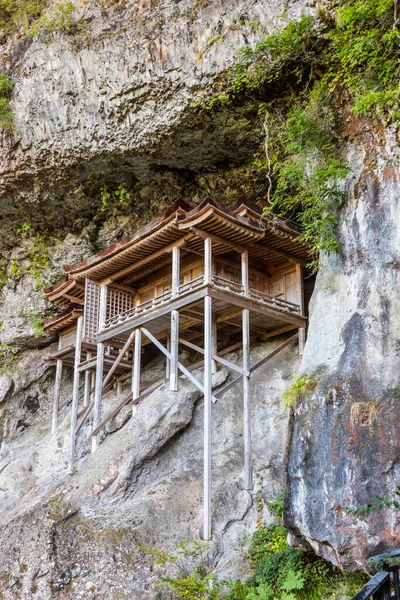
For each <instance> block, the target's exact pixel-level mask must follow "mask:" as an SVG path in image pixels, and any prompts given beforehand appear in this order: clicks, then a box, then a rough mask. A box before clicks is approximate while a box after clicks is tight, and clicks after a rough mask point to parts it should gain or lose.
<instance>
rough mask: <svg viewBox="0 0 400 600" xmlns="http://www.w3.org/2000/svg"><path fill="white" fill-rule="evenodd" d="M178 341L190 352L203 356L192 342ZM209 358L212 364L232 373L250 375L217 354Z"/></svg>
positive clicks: (198, 347)
mask: <svg viewBox="0 0 400 600" xmlns="http://www.w3.org/2000/svg"><path fill="white" fill-rule="evenodd" d="M179 341H180V343H181V344H183V345H184V346H187V347H188V348H191V349H192V350H196V352H200V354H205V350H203V348H200V346H197V345H196V344H193V343H192V342H188V341H187V340H184V339H183V338H179ZM211 357H212V361H213V362H214V361H215V362H219V363H221V365H224V366H225V367H228V369H231V370H232V371H236V372H237V373H240V374H241V375H247V377H248V376H249V375H250V371H244V370H243V369H241V368H240V367H238V366H237V365H235V364H234V363H231V362H230V361H229V360H225V359H224V358H222V357H221V356H218V354H216V353H214V352H212V354H211Z"/></svg>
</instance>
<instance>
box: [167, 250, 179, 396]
mask: <svg viewBox="0 0 400 600" xmlns="http://www.w3.org/2000/svg"><path fill="white" fill-rule="evenodd" d="M179 274H180V254H179V248H177V247H176V246H175V247H174V248H173V250H172V286H171V293H172V298H176V297H177V296H178V294H179V279H180V276H179ZM170 344H171V350H170V365H169V389H170V390H171V392H177V391H178V359H179V312H178V311H177V310H173V311H171V337H170Z"/></svg>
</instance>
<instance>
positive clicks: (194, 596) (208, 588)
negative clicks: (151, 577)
mask: <svg viewBox="0 0 400 600" xmlns="http://www.w3.org/2000/svg"><path fill="white" fill-rule="evenodd" d="M140 550H142V551H143V552H145V553H146V554H148V555H150V556H152V557H153V558H154V560H155V564H157V565H161V566H164V567H165V566H169V567H173V569H174V570H175V572H176V574H175V576H173V577H171V576H161V577H160V581H161V583H159V584H157V586H158V587H160V588H162V589H164V590H169V591H172V592H174V594H175V597H176V598H187V600H208V599H209V600H214V599H218V598H219V597H220V595H219V593H220V590H221V585H220V584H219V583H218V580H217V577H216V575H214V574H212V573H210V572H209V569H208V567H207V564H206V563H207V561H206V556H207V553H208V552H209V550H210V546H209V545H208V544H207V543H205V542H200V541H198V540H182V542H180V543H179V544H178V546H177V549H176V551H175V552H164V551H162V550H158V549H156V548H149V547H144V546H141V547H140Z"/></svg>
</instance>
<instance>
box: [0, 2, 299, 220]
mask: <svg viewBox="0 0 400 600" xmlns="http://www.w3.org/2000/svg"><path fill="white" fill-rule="evenodd" d="M76 4H77V7H78V9H77V13H76V16H77V17H78V18H83V19H87V20H90V23H91V25H90V35H89V37H90V43H89V44H88V46H87V47H84V48H82V49H81V50H80V51H76V49H75V48H74V46H73V42H74V40H73V39H71V37H70V36H68V35H67V34H65V33H60V32H56V33H54V34H51V35H49V36H41V37H39V38H35V39H31V40H28V41H26V40H25V41H21V42H20V43H19V44H17V45H16V46H14V47H12V48H10V47H8V46H7V47H4V48H3V49H2V50H3V51H2V56H4V57H5V58H8V60H6V63H5V68H6V70H8V71H9V73H10V76H11V77H12V79H13V81H14V84H15V85H14V92H13V99H12V109H13V112H14V114H15V119H16V131H15V132H14V133H9V132H8V133H6V134H1V136H2V137H1V141H2V148H3V151H2V153H1V156H0V174H1V178H0V190H1V191H2V199H1V204H0V206H1V208H2V214H3V219H4V223H3V228H4V230H6V223H7V222H10V223H15V222H17V226H20V224H21V218H22V219H24V218H25V219H26V218H27V216H29V219H30V220H31V221H32V222H33V223H35V224H40V225H41V226H42V228H43V225H44V224H45V223H46V224H47V226H48V227H53V228H54V227H57V228H58V229H60V228H63V227H65V226H67V225H71V222H74V221H76V219H77V218H78V217H79V218H80V219H81V223H82V222H84V223H85V224H89V221H90V218H91V216H92V215H93V214H95V212H96V210H97V209H98V208H99V206H100V197H99V192H100V188H101V187H102V185H105V184H107V185H109V186H110V187H111V188H115V187H116V186H118V185H119V184H120V183H121V182H126V183H127V185H128V186H129V187H130V188H132V189H133V190H135V194H136V195H135V200H134V203H133V204H132V213H135V216H136V218H137V219H138V220H140V219H141V218H143V216H144V214H143V212H147V213H148V212H149V211H151V204H155V205H158V206H165V205H167V204H169V203H170V202H171V197H181V196H182V195H187V194H191V195H192V196H193V195H194V193H197V194H199V193H200V194H202V196H203V197H204V195H205V194H207V193H215V192H216V191H218V193H219V195H226V194H228V195H229V189H228V188H229V183H228V181H224V180H225V178H226V175H225V174H224V173H223V170H224V168H223V167H224V165H227V164H228V163H231V165H232V168H234V167H235V166H237V165H240V164H241V163H242V162H243V160H244V158H247V159H249V160H250V161H251V159H252V154H253V152H254V149H255V148H256V146H257V144H258V137H257V135H255V133H254V129H253V125H252V120H253V119H254V118H255V119H256V118H257V116H256V112H257V111H254V110H253V115H252V116H251V111H250V113H248V114H246V111H243V110H242V111H240V110H239V111H237V114H232V113H231V114H222V115H221V117H219V118H218V120H217V122H216V123H212V122H210V121H209V120H208V119H207V118H206V117H205V116H204V115H203V116H198V115H196V111H193V109H192V106H193V102H194V101H195V100H196V99H198V97H199V96H200V95H201V94H202V93H203V92H204V90H205V89H206V87H207V86H209V85H210V84H212V82H213V81H214V80H215V78H216V77H217V76H218V75H219V74H221V72H223V70H224V69H226V68H227V67H228V66H230V65H232V64H233V61H234V60H235V52H236V50H237V48H238V47H240V46H243V45H245V44H247V43H252V42H254V41H255V40H256V39H257V37H258V36H259V35H260V32H261V31H262V30H265V29H267V30H272V29H273V28H274V27H277V26H278V21H277V20H276V18H275V19H274V17H276V16H277V15H282V13H283V10H284V9H285V8H286V6H287V5H286V3H285V2H282V1H281V0H274V1H273V2H268V3H265V2H263V1H260V0H254V1H251V2H248V1H243V0H232V2H229V4H226V3H223V2H220V0H212V1H210V2H198V1H194V0H183V1H182V0H181V1H180V2H178V3H177V2H175V1H172V0H167V1H166V2H156V3H155V4H154V3H152V2H147V1H144V2H140V3H137V2H135V1H133V0H132V1H129V2H124V3H123V7H118V8H117V9H113V8H112V6H111V4H109V5H108V7H107V8H106V7H105V6H104V5H103V2H100V1H93V2H92V3H91V6H88V3H85V4H86V6H85V7H83V6H81V4H83V3H80V2H76ZM301 10H304V2H302V1H298V2H291V3H290V16H291V17H293V16H295V15H296V14H299V12H300V11H301ZM306 10H310V9H306ZM256 23H259V25H255V24H256ZM216 171H220V173H219V174H218V177H217V178H216V176H215V175H216ZM210 176H211V180H209V179H210ZM224 188H225V189H224ZM43 209H45V210H43ZM78 213H79V214H78ZM22 214H23V215H24V216H22ZM18 220H19V221H20V222H19V223H18ZM10 227H11V225H10Z"/></svg>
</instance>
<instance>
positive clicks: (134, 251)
mask: <svg viewBox="0 0 400 600" xmlns="http://www.w3.org/2000/svg"><path fill="white" fill-rule="evenodd" d="M299 235H300V232H299V231H298V229H297V228H296V227H294V226H293V225H289V224H288V223H286V222H282V221H276V220H271V219H268V218H266V217H263V216H262V215H261V212H260V211H259V210H258V209H257V208H256V207H254V206H250V205H248V204H240V206H238V207H237V208H236V209H235V210H233V211H228V210H222V209H220V208H218V207H217V206H216V205H214V204H213V203H211V202H204V203H202V204H200V205H199V206H197V207H196V208H194V209H190V208H189V207H188V206H187V205H186V204H184V203H179V204H175V205H173V206H172V207H171V208H170V209H169V210H167V211H166V212H165V213H164V214H163V215H161V217H159V218H158V219H155V220H154V221H152V222H151V223H149V225H147V226H146V227H144V228H142V229H140V230H139V231H137V232H136V233H135V234H133V235H131V236H130V237H128V238H127V239H125V240H123V241H121V242H118V243H117V244H115V245H113V246H111V247H110V248H108V249H106V250H104V251H102V252H100V253H98V254H96V255H94V256H92V257H90V258H89V259H87V260H85V261H83V262H81V263H78V264H74V265H67V266H65V267H64V268H65V271H66V273H67V277H66V279H65V281H63V282H61V283H60V284H57V285H56V286H53V287H52V288H49V289H48V290H46V293H47V298H48V299H49V300H50V301H52V302H55V303H56V304H58V305H60V306H63V307H64V311H63V312H61V313H60V314H59V315H57V316H56V317H54V318H53V319H51V320H50V321H48V322H47V324H46V329H47V330H48V331H58V332H59V348H58V350H57V351H56V352H55V353H53V354H52V355H51V356H50V359H51V360H53V361H56V365H57V368H56V381H55V389H54V403H53V417H52V430H53V432H55V431H56V429H57V421H58V410H59V398H60V385H61V374H62V368H63V366H64V365H67V366H73V368H74V382H73V395H72V405H71V433H70V445H69V468H70V470H71V471H72V469H73V468H74V462H75V442H76V436H77V435H78V432H79V430H80V428H81V427H82V424H83V423H84V422H85V421H86V420H88V419H91V420H92V451H93V452H94V451H95V450H96V448H97V445H98V443H99V433H100V432H101V430H102V429H103V428H104V427H105V425H106V424H107V422H108V421H109V420H110V419H112V418H113V417H114V416H115V415H116V414H117V413H118V411H119V410H121V408H122V407H123V406H125V405H126V404H127V403H129V402H132V403H134V404H137V403H138V402H141V401H142V400H144V399H145V397H146V396H148V395H149V394H150V393H151V392H152V391H154V389H156V387H158V386H159V385H161V384H163V383H164V381H168V382H169V386H170V389H171V390H172V391H177V390H178V387H179V380H178V375H179V373H181V374H182V375H184V376H185V377H186V378H188V379H189V380H190V381H191V382H192V383H193V384H194V386H196V387H197V388H198V389H199V390H200V391H201V393H202V394H203V395H204V538H205V539H209V538H210V536H211V533H212V529H211V412H212V409H211V406H212V402H215V401H216V399H217V397H221V396H222V395H223V393H224V391H226V390H227V389H228V388H230V387H232V385H236V384H238V383H239V381H241V382H242V386H243V410H244V455H245V467H244V471H245V477H244V486H245V488H246V489H251V488H252V467H251V406H250V382H251V374H252V372H254V370H255V369H256V368H258V367H259V366H260V365H261V364H264V363H265V362H266V361H267V360H269V359H270V358H271V357H272V356H275V355H276V354H277V353H278V352H279V351H280V350H282V349H283V348H284V347H286V346H287V345H288V344H289V343H292V342H294V341H295V340H297V339H299V350H300V352H302V348H303V345H304V337H305V336H304V332H305V326H306V317H305V314H304V293H303V268H304V267H305V264H306V261H307V260H308V259H309V250H308V249H307V247H305V246H304V245H303V244H302V243H301V242H300V241H299ZM289 331H293V335H292V336H291V337H290V338H289V339H288V340H286V341H285V342H284V343H283V344H281V345H280V346H279V347H278V348H277V349H276V350H275V351H274V352H273V353H272V355H270V356H268V357H265V358H264V359H263V360H262V361H260V362H259V363H258V364H257V365H253V366H251V365H250V346H251V343H252V340H254V339H256V338H260V337H263V338H264V339H267V338H270V337H273V336H275V335H279V334H281V333H284V332H289ZM148 344H154V346H155V347H156V348H157V349H158V350H159V351H160V352H161V353H163V354H164V356H165V359H166V378H165V380H164V381H163V382H158V383H157V384H154V385H153V386H151V388H148V389H143V387H142V386H141V384H140V379H141V353H142V349H143V348H144V347H146V346H147V345H148ZM182 347H184V348H189V349H191V350H193V351H195V352H197V353H200V355H202V360H201V361H200V362H197V363H195V364H193V365H191V366H190V367H185V366H184V365H183V364H182V363H181V362H180V360H179V350H180V348H182ZM239 347H241V348H242V364H241V365H240V366H238V365H236V364H233V363H231V362H230V361H228V360H227V359H226V358H224V356H226V355H227V354H228V353H229V352H230V351H232V350H233V349H237V348H239ZM219 364H222V365H224V366H226V367H228V368H229V369H231V370H232V371H234V372H235V373H236V378H235V379H234V380H233V381H232V382H230V383H229V384H227V385H226V386H224V388H222V389H220V390H219V391H218V393H217V394H215V396H213V394H212V375H213V373H215V372H216V371H217V368H218V365H219ZM199 367H203V370H204V375H203V382H200V381H199V380H198V379H197V378H196V377H195V376H194V374H193V371H194V370H195V369H197V368H199ZM82 373H83V374H84V391H83V399H82V406H81V407H79V400H80V377H81V374H82ZM129 381H130V389H129V393H128V394H127V395H126V397H125V398H124V400H123V402H122V403H121V404H120V406H119V407H117V409H115V410H114V411H112V413H111V414H109V415H103V414H102V396H103V394H104V393H105V391H107V390H108V389H110V388H111V387H112V386H114V385H116V386H117V387H118V391H119V392H121V391H122V387H123V385H124V384H125V385H126V384H128V383H129Z"/></svg>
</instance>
